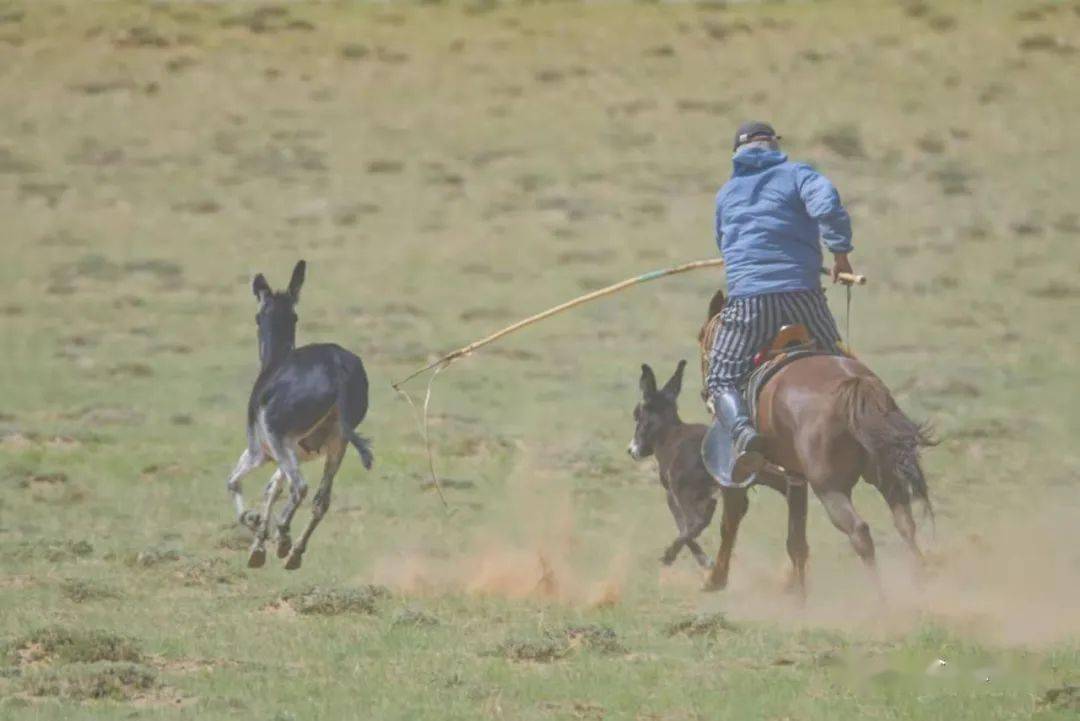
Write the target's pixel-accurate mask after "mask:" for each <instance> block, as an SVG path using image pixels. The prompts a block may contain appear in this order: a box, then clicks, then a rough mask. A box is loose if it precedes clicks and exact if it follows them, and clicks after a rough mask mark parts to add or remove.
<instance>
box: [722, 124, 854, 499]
mask: <svg viewBox="0 0 1080 721" xmlns="http://www.w3.org/2000/svg"><path fill="white" fill-rule="evenodd" d="M779 141H780V136H779V135H777V134H776V131H774V130H773V128H772V126H771V125H769V124H768V123H763V122H750V123H744V124H743V125H742V126H740V127H739V129H738V131H737V132H736V134H735V145H734V148H733V152H734V155H733V158H732V160H733V164H734V171H733V172H732V175H731V179H730V180H728V181H727V182H726V183H724V185H723V187H722V188H720V191H719V192H718V193H717V194H716V243H717V245H718V246H719V248H720V252H721V254H722V255H723V258H724V267H725V270H726V274H727V287H728V300H727V303H726V304H725V305H724V308H723V311H722V312H721V323H722V325H721V326H720V330H719V332H718V333H717V335H716V340H715V342H714V344H713V347H712V352H711V359H710V364H709V373H708V377H707V379H706V391H707V393H708V397H709V398H710V399H711V401H712V407H713V411H714V413H715V414H716V420H717V423H718V425H719V426H721V427H722V428H723V430H725V431H726V432H727V433H728V434H729V435H730V438H731V442H732V444H733V450H734V453H730V454H729V453H727V452H726V451H727V449H726V448H725V449H722V451H723V452H721V453H719V454H717V455H718V457H719V458H722V459H728V458H730V461H728V462H727V463H721V464H720V465H721V466H725V465H727V466H728V468H726V469H725V468H723V467H721V468H718V469H717V468H712V467H711V468H710V470H712V471H713V472H714V474H715V475H718V476H719V478H718V480H720V482H721V483H722V484H725V485H735V486H742V485H745V484H746V483H748V482H749V481H750V480H751V477H752V475H753V474H754V473H755V472H757V471H758V470H760V468H761V467H762V466H763V465H764V463H765V457H764V455H763V454H764V452H765V442H764V438H763V437H762V436H760V435H759V434H758V432H757V430H756V429H755V428H754V424H753V421H752V419H751V418H750V413H749V410H748V408H747V403H746V399H745V398H744V397H743V390H744V386H745V384H746V382H747V379H748V377H749V375H750V373H751V371H752V370H753V367H754V356H755V355H756V354H757V353H758V352H759V351H760V350H762V348H763V347H764V346H765V344H767V343H768V342H769V341H771V340H772V338H773V337H774V336H775V335H776V333H777V331H779V330H780V328H781V327H783V326H785V325H793V324H801V325H803V326H805V327H806V329H807V330H808V331H809V333H810V335H811V337H812V338H813V339H814V340H815V341H816V342H817V345H818V346H819V348H820V349H822V350H825V351H829V352H834V353H836V352H840V349H839V345H838V344H839V342H840V333H839V332H838V331H837V328H836V321H835V320H834V319H833V316H832V313H831V312H830V311H829V306H828V304H827V303H826V301H825V292H824V290H822V288H821V281H820V272H821V268H822V250H821V243H822V242H824V243H825V246H826V247H827V248H828V249H829V251H830V252H831V253H832V256H833V265H832V278H833V282H836V280H837V278H838V276H839V274H840V273H851V272H852V269H851V263H850V262H849V261H848V253H850V252H851V250H852V244H851V219H850V218H849V217H848V213H847V211H846V210H845V209H844V206H843V205H842V204H841V202H840V195H839V194H838V193H837V191H836V188H835V187H834V186H833V184H832V183H831V182H829V180H828V179H827V178H826V177H825V176H824V175H822V174H821V173H818V172H817V171H816V170H814V169H813V168H811V167H810V166H809V165H806V164H804V163H795V162H792V161H790V160H788V157H787V155H785V154H784V153H782V152H780V145H779ZM721 442H726V440H724V439H722V440H721ZM725 476H726V477H725Z"/></svg>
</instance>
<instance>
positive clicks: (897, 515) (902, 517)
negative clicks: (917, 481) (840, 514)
mask: <svg viewBox="0 0 1080 721" xmlns="http://www.w3.org/2000/svg"><path fill="white" fill-rule="evenodd" d="M866 480H867V481H869V482H870V484H871V485H873V486H874V487H876V488H877V489H878V491H880V492H881V497H882V498H884V499H885V503H887V504H888V505H889V510H890V511H892V517H893V525H895V526H896V530H897V532H898V533H899V534H900V537H901V538H903V539H904V543H906V544H907V547H908V548H909V549H910V550H911V554H912V556H914V557H915V563H916V567H917V568H918V569H920V570H921V569H922V566H923V553H922V550H921V549H920V548H919V543H918V541H916V540H915V518H914V517H913V516H912V514H911V493H910V492H909V491H908V489H907V488H905V487H904V486H903V485H901V484H899V483H890V482H889V481H888V480H886V481H885V482H882V480H881V479H879V478H876V477H873V476H867V479H866Z"/></svg>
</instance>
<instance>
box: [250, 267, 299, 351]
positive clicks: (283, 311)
mask: <svg viewBox="0 0 1080 721" xmlns="http://www.w3.org/2000/svg"><path fill="white" fill-rule="evenodd" d="M306 269H307V263H305V262H304V261H302V260H301V261H300V262H299V263H297V264H296V267H295V268H293V272H292V279H291V280H289V287H288V289H287V290H283V291H277V292H274V291H273V290H271V289H270V284H269V283H267V282H266V278H265V277H263V274H262V273H259V274H258V275H256V276H255V279H254V280H253V281H252V282H251V290H252V291H253V292H254V293H255V297H256V298H258V300H259V312H258V314H256V316H255V322H256V323H257V324H258V326H259V361H260V362H261V363H262V364H263V365H264V366H265V365H267V364H269V363H270V362H272V361H274V360H276V359H278V358H281V357H282V356H283V355H284V354H286V353H288V352H289V351H291V350H292V349H293V348H294V347H295V346H296V320H297V318H296V304H297V303H299V302H300V287H301V286H302V285H303V284H304V272H305V270H306Z"/></svg>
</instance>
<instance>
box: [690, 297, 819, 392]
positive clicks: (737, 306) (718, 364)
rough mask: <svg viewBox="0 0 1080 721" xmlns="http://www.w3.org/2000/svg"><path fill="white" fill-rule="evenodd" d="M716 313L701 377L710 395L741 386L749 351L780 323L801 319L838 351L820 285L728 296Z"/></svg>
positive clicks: (747, 371) (751, 357) (754, 350)
mask: <svg viewBox="0 0 1080 721" xmlns="http://www.w3.org/2000/svg"><path fill="white" fill-rule="evenodd" d="M720 317H721V321H722V325H721V326H720V332H719V333H717V334H716V340H715V342H714V343H713V347H712V355H711V358H710V362H709V375H708V377H707V379H706V388H707V390H708V392H709V397H710V398H713V397H715V396H716V394H717V392H718V391H719V390H720V389H722V388H723V389H730V388H738V389H740V390H741V389H742V386H743V385H744V384H745V383H746V381H747V380H748V379H749V377H750V372H751V371H752V370H753V369H754V368H753V366H754V356H755V355H756V354H757V352H758V351H760V350H761V349H762V348H763V347H764V346H765V344H766V343H768V342H769V341H771V340H772V339H773V336H775V335H776V333H777V331H779V330H780V328H781V327H783V326H785V325H792V324H794V323H801V324H803V325H804V326H806V329H807V330H808V331H810V335H811V336H812V337H813V338H814V340H816V341H817V342H818V345H819V346H820V347H821V348H822V349H823V350H827V351H830V352H833V353H837V352H839V347H838V345H837V344H838V343H839V342H840V332H839V331H838V330H837V329H836V321H835V320H834V319H833V316H832V312H831V311H830V310H829V305H828V303H827V302H826V301H825V291H824V290H822V289H820V288H819V289H817V290H798V291H791V292H787V293H767V294H765V295H752V296H747V297H744V298H728V300H727V303H726V304H725V305H724V310H723V311H721V313H720Z"/></svg>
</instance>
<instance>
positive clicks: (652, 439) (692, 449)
mask: <svg viewBox="0 0 1080 721" xmlns="http://www.w3.org/2000/svg"><path fill="white" fill-rule="evenodd" d="M684 368H686V361H684V360H682V361H679V366H678V368H676V370H675V374H674V375H673V376H671V378H670V380H668V382H667V383H665V384H664V387H663V388H661V389H659V390H657V388H656V376H655V374H653V371H652V368H650V367H649V366H647V365H642V366H641V401H640V402H639V403H638V404H637V407H636V408H634V423H635V426H634V437H633V439H632V440H631V441H630V446H629V447H628V448H627V449H626V451H627V453H629V454H630V457H631V458H633V459H634V460H635V461H640V460H641V459H643V458H648V457H649V456H652V455H655V456H656V462H657V464H658V466H659V469H660V485H662V486H663V487H664V491H665V492H666V494H667V504H668V508H669V509H671V515H672V516H673V517H674V518H675V525H676V527H677V528H678V529H679V535H678V536H677V537H676V538H675V540H674V541H673V542H672V544H671V545H670V546H668V547H667V549H666V550H665V551H664V555H663V556H662V557H661V558H660V560H661V562H662V563H664V565H671V564H672V563H674V562H675V558H676V557H677V556H678V555H679V551H681V550H682V549H683V546H686V547H687V548H689V549H690V552H691V553H693V554H694V558H695V559H697V562H698V563H699V564H700V565H701V566H702V568H709V567H710V566H711V565H712V563H711V561H710V560H709V557H708V556H706V555H705V552H704V551H702V550H701V546H699V545H698V544H697V540H696V539H697V537H698V536H699V535H701V532H702V531H704V530H705V529H706V528H707V527H708V525H709V523H710V522H711V521H712V517H713V513H714V512H715V511H716V495H717V493H719V491H720V484H718V483H717V482H716V481H714V480H713V478H712V476H710V475H709V472H708V471H707V470H705V464H704V463H702V461H701V441H702V439H704V438H705V430H706V428H705V426H703V425H701V424H700V423H683V422H682V420H680V419H679V408H678V404H677V400H678V397H679V391H680V390H682V376H683V369H684Z"/></svg>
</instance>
